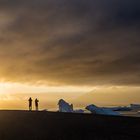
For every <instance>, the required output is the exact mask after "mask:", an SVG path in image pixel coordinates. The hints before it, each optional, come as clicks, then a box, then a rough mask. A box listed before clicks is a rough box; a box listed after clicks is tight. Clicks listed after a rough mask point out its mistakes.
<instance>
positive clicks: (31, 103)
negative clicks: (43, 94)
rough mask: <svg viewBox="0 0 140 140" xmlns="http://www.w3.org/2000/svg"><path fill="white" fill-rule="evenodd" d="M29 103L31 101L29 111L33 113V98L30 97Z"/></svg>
mask: <svg viewBox="0 0 140 140" xmlns="http://www.w3.org/2000/svg"><path fill="white" fill-rule="evenodd" d="M28 101H29V111H31V110H32V98H31V97H30V98H29V100H28Z"/></svg>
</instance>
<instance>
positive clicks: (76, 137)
mask: <svg viewBox="0 0 140 140" xmlns="http://www.w3.org/2000/svg"><path fill="white" fill-rule="evenodd" d="M139 139H140V118H133V117H112V116H98V115H97V116H93V115H91V114H70V113H51V112H28V111H0V140H139Z"/></svg>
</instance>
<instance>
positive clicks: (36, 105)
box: [35, 98, 39, 111]
mask: <svg viewBox="0 0 140 140" xmlns="http://www.w3.org/2000/svg"><path fill="white" fill-rule="evenodd" d="M38 103H39V100H38V99H37V98H36V99H35V108H36V111H38Z"/></svg>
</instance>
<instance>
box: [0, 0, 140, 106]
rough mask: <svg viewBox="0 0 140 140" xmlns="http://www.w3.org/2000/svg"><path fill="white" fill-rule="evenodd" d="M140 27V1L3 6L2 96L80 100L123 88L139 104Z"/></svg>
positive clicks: (32, 1)
mask: <svg viewBox="0 0 140 140" xmlns="http://www.w3.org/2000/svg"><path fill="white" fill-rule="evenodd" d="M139 27H140V1H138V0H123V1H122V0H70V1H68V0H59V1H58V0H29V1H24V0H12V1H11V0H0V83H1V84H0V94H1V96H5V94H8V95H9V94H10V96H14V95H13V94H16V96H21V94H23V93H29V94H26V96H27V98H28V96H29V95H30V93H35V94H36V95H37V94H39V95H40V93H43V94H44V96H47V93H49V94H50V93H57V92H62V93H63V95H64V96H66V95H67V96H68V94H67V93H71V97H75V98H77V95H79V93H81V94H83V93H84V94H85V93H88V92H89V91H92V90H94V89H99V88H100V89H101V90H102V91H106V92H108V88H109V89H110V88H112V87H113V89H114V90H115V89H116V88H119V89H121V88H122V87H123V88H125V90H126V91H128V89H129V91H132V94H131V95H132V99H133V94H134V92H135V91H137V89H139V86H140V63H139V62H140V39H139V36H140V28H139ZM114 87H116V88H114ZM110 91H111V90H110ZM139 92H140V90H139ZM45 93H46V94H45ZM74 93H75V94H74ZM120 93H121V95H122V94H123V91H119V94H120ZM137 93H138V92H137ZM17 94H18V95H17ZM112 94H113V93H112ZM39 95H38V96H39ZM74 95H75V96H74ZM121 95H120V96H121ZM123 95H124V94H123ZM6 96H7V95H6ZM10 96H8V97H10ZM40 96H41V95H40ZM88 96H89V95H88ZM120 96H119V97H120ZM14 97H15V96H14ZM61 97H63V96H61ZM124 98H129V99H131V96H125V97H124ZM14 99H15V98H14ZM14 99H13V100H14ZM1 100H2V101H3V98H1ZM21 100H22V99H21ZM134 101H135V100H132V101H131V102H134ZM101 102H103V99H102V100H101ZM118 102H119V100H118ZM139 102H140V98H139ZM127 103H130V101H129V102H127ZM9 107H11V108H12V105H11V106H10V103H9Z"/></svg>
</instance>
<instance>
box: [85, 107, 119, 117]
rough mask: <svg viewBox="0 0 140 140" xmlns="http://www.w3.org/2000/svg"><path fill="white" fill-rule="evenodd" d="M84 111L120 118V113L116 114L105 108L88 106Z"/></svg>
mask: <svg viewBox="0 0 140 140" xmlns="http://www.w3.org/2000/svg"><path fill="white" fill-rule="evenodd" d="M86 109H87V110H89V111H90V112H91V113H94V114H100V115H114V116H120V113H118V112H115V111H113V110H111V109H107V108H101V107H97V106H95V105H89V106H87V107H86Z"/></svg>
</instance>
